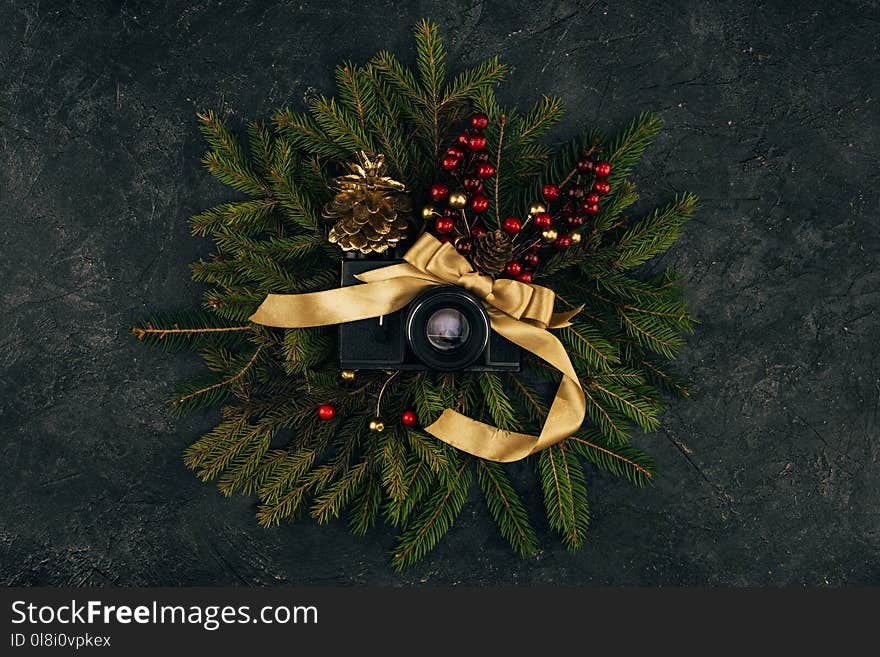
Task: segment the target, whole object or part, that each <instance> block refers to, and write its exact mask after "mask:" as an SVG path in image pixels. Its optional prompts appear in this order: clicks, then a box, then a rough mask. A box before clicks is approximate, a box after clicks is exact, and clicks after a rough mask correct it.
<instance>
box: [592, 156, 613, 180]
mask: <svg viewBox="0 0 880 657" xmlns="http://www.w3.org/2000/svg"><path fill="white" fill-rule="evenodd" d="M593 173H595V174H596V177H597V178H607V177H608V174H610V173H611V164H609V163H608V162H606V161H605V160H602V161H601V162H596V166H594V167H593Z"/></svg>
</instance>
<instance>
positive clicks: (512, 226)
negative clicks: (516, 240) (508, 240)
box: [503, 217, 522, 235]
mask: <svg viewBox="0 0 880 657" xmlns="http://www.w3.org/2000/svg"><path fill="white" fill-rule="evenodd" d="M503 228H504V232H505V233H510V234H511V235H516V234H517V233H518V232H519V231H521V230H522V222H521V221H520V220H519V219H517V218H516V217H508V218H507V219H505V220H504V224H503Z"/></svg>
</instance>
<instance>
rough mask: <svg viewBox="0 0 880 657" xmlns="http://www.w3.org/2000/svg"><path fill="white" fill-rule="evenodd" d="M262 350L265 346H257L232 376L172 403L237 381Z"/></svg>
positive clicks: (178, 402)
mask: <svg viewBox="0 0 880 657" xmlns="http://www.w3.org/2000/svg"><path fill="white" fill-rule="evenodd" d="M262 350H263V347H257V350H256V351H255V352H254V355H253V356H251V359H250V360H249V361H248V362H247V364H245V366H244V367H242V368H241V369H240V370H239V371H238V372H236V373H235V374H233V375H232V376H230V377H229V378H228V379H224V380H223V381H218V382H217V383H215V384H213V385H210V386H207V387H205V388H200V389H199V390H196V391H195V392H191V393H189V394H188V395H184V396H183V397H179V398H177V399H175V400H174V401H173V402H172V403H173V404H174V405H175V406H176V405H178V404H181V403H183V402H185V401H186V400H187V399H190V398H192V397H195V396H197V395H203V394H205V393H206V392H210V391H211V390H214V389H215V388H219V387H221V386H226V385H229V384H230V383H235V382H236V381H238V380H239V379H240V378H241V377H243V376H244V374H245V372H247V371H248V370H249V369H250V368H251V365H253V364H254V363H255V362H256V360H257V356H259V355H260V352H261V351H262Z"/></svg>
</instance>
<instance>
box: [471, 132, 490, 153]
mask: <svg viewBox="0 0 880 657" xmlns="http://www.w3.org/2000/svg"><path fill="white" fill-rule="evenodd" d="M467 146H468V148H469V149H471V150H472V151H481V150H483V149H484V148H486V138H485V137H484V136H483V135H471V136H470V138H469V139H468V143H467Z"/></svg>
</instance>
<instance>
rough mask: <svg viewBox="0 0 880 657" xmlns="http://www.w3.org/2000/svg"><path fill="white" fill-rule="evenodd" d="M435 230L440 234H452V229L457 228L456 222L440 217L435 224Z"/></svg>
mask: <svg viewBox="0 0 880 657" xmlns="http://www.w3.org/2000/svg"><path fill="white" fill-rule="evenodd" d="M434 228H436V229H437V232H438V233H451V232H452V229H453V228H455V222H454V221H453V220H452V219H447V218H446V217H440V218H439V219H438V220H437V221H435V222H434Z"/></svg>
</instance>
